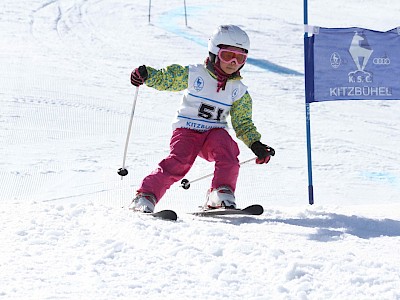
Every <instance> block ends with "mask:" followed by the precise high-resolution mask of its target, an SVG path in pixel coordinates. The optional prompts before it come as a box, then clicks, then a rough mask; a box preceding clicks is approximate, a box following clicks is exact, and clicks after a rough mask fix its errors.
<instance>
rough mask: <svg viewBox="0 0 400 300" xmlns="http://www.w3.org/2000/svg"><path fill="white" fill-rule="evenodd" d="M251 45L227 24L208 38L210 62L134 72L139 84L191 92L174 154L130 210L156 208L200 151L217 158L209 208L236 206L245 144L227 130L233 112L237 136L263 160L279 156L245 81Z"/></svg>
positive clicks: (178, 123)
mask: <svg viewBox="0 0 400 300" xmlns="http://www.w3.org/2000/svg"><path fill="white" fill-rule="evenodd" d="M249 48H250V41H249V37H248V36H247V34H246V32H244V31H243V30H242V29H240V28H239V27H238V26H235V25H223V26H219V27H218V29H217V30H216V31H215V32H214V33H213V35H212V36H211V37H210V39H209V41H208V50H209V57H208V58H207V59H206V61H205V63H204V64H198V65H189V66H186V67H183V66H180V65H176V64H174V65H171V66H169V67H167V68H165V69H161V70H156V69H154V68H151V67H149V66H144V65H143V66H140V67H138V68H136V69H135V70H134V71H133V72H132V74H131V83H132V84H133V85H134V86H139V85H142V84H143V83H145V84H146V85H147V86H148V87H152V88H154V89H157V90H160V91H182V90H185V93H184V96H183V99H182V101H181V105H180V107H179V110H178V112H177V115H176V118H175V120H174V122H173V133H172V137H171V141H170V154H169V155H168V156H167V157H166V158H165V159H163V160H162V161H161V162H160V163H159V165H158V168H157V169H156V170H154V171H153V172H152V173H151V174H150V175H148V176H147V177H145V178H144V179H143V181H142V184H141V186H140V187H139V189H138V190H137V194H136V197H135V198H134V199H133V201H132V203H131V205H130V206H129V208H130V209H132V210H134V211H140V212H145V213H151V212H153V211H154V206H155V205H156V203H157V202H158V201H160V199H161V197H162V196H163V195H164V194H165V192H166V191H167V189H168V188H169V187H170V186H171V185H172V184H173V183H175V182H177V181H178V180H181V179H182V178H183V177H184V176H185V175H186V173H187V172H189V170H190V168H191V167H192V165H193V163H194V161H195V159H196V157H197V156H200V157H202V158H204V159H205V160H207V161H210V162H215V170H214V177H213V180H212V183H211V188H210V189H209V190H208V192H207V202H206V204H205V208H206V209H213V208H221V207H225V208H236V203H235V196H234V192H235V189H236V181H237V177H238V174H239V160H238V156H239V148H238V145H237V143H236V142H235V141H234V140H233V139H232V137H231V136H230V135H229V133H228V131H227V130H226V126H227V122H226V118H227V116H228V115H229V113H230V114H231V121H232V127H233V129H234V130H235V133H236V136H237V137H238V138H239V139H240V140H242V141H243V142H244V143H245V144H246V145H247V146H248V147H249V148H250V149H251V150H252V151H253V152H254V154H255V155H256V156H257V159H256V163H257V164H263V163H268V161H269V160H270V156H274V155H275V151H274V149H273V148H271V147H269V146H267V145H265V144H262V143H261V142H260V138H261V135H260V133H258V132H257V129H256V127H255V126H254V124H253V121H252V99H251V97H250V95H249V93H248V92H247V87H246V86H245V85H244V84H243V83H242V82H241V79H242V77H241V76H240V73H239V70H240V69H241V68H242V67H243V66H244V64H245V62H246V59H247V54H248V51H249Z"/></svg>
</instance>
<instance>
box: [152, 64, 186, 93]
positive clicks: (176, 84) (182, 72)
mask: <svg viewBox="0 0 400 300" xmlns="http://www.w3.org/2000/svg"><path fill="white" fill-rule="evenodd" d="M146 68H147V72H148V77H147V79H146V82H145V83H146V85H147V86H148V87H152V88H154V89H156V90H159V91H172V92H179V91H183V90H185V89H186V88H187V87H188V76H189V67H183V66H180V65H176V64H175V65H171V66H168V67H166V68H165V69H160V70H156V69H154V68H152V67H149V66H146Z"/></svg>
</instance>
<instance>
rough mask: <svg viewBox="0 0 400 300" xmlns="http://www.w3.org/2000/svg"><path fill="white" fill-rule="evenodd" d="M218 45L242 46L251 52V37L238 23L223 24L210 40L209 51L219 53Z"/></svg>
mask: <svg viewBox="0 0 400 300" xmlns="http://www.w3.org/2000/svg"><path fill="white" fill-rule="evenodd" d="M218 45H227V46H234V47H238V48H242V49H244V50H246V52H249V49H250V39H249V36H248V35H247V33H246V32H244V31H243V30H242V29H240V28H239V27H238V26H236V25H221V26H219V27H218V28H217V30H215V31H214V32H213V34H212V36H211V37H210V38H209V40H208V51H209V52H211V53H212V54H215V55H218V51H219V49H220V48H219V47H218Z"/></svg>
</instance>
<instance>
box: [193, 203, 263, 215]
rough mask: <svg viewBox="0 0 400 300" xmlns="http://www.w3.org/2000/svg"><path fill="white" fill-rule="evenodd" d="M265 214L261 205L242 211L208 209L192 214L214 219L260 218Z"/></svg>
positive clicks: (254, 205)
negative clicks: (226, 217) (245, 216)
mask: <svg viewBox="0 0 400 300" xmlns="http://www.w3.org/2000/svg"><path fill="white" fill-rule="evenodd" d="M263 212H264V208H263V207H262V206H261V205H259V204H253V205H250V206H247V207H246V208H242V209H238V208H236V209H232V208H216V209H206V210H202V211H197V212H193V213H191V214H192V215H195V216H200V217H213V216H227V215H251V216H259V215H262V214H263Z"/></svg>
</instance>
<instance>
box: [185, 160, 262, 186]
mask: <svg viewBox="0 0 400 300" xmlns="http://www.w3.org/2000/svg"><path fill="white" fill-rule="evenodd" d="M256 159H257V157H253V158H250V159H248V160H245V161H242V162H240V163H239V166H241V165H244V164H246V163H248V162H251V161H254V160H256ZM213 175H214V172H213V173H210V174H207V175H204V176H202V177H199V178H196V179H193V180H192V181H189V180H187V179H183V180H182V181H181V185H180V187H182V188H184V189H185V190H187V189H188V188H189V187H190V184H191V183H193V182H196V181H200V180H203V179H205V178H207V177H211V176H213Z"/></svg>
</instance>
